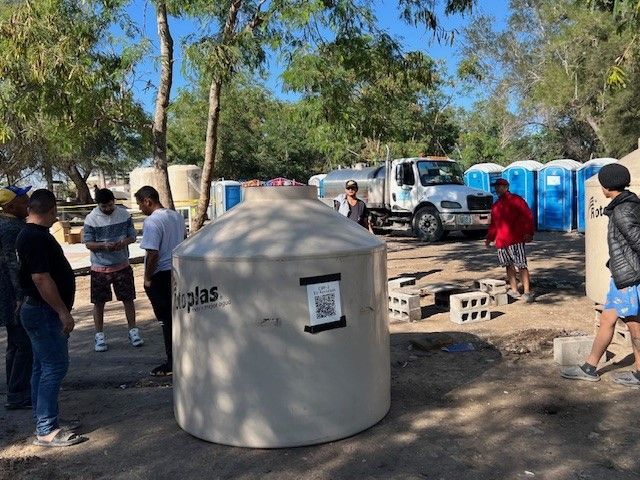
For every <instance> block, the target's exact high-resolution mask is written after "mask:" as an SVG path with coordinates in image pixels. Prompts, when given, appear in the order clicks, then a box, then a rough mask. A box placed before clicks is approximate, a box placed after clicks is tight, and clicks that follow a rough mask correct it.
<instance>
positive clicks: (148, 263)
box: [144, 250, 160, 288]
mask: <svg viewBox="0 0 640 480" xmlns="http://www.w3.org/2000/svg"><path fill="white" fill-rule="evenodd" d="M159 258H160V255H159V253H158V250H147V258H146V260H145V262H144V286H145V287H147V288H149V287H150V286H151V277H152V276H153V274H154V273H155V271H156V268H157V267H158V259H159Z"/></svg>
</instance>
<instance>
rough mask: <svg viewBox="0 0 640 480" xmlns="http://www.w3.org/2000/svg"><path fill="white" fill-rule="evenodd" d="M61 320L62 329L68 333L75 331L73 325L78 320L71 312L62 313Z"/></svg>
mask: <svg viewBox="0 0 640 480" xmlns="http://www.w3.org/2000/svg"><path fill="white" fill-rule="evenodd" d="M60 321H61V322H62V331H63V332H64V333H66V334H67V335H68V334H70V333H71V332H72V331H73V327H75V325H76V322H75V320H74V319H73V317H72V316H71V313H70V312H66V313H64V314H63V315H60Z"/></svg>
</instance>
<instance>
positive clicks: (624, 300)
mask: <svg viewBox="0 0 640 480" xmlns="http://www.w3.org/2000/svg"><path fill="white" fill-rule="evenodd" d="M639 287H640V286H639V285H632V286H630V287H625V288H621V289H618V287H616V284H615V283H614V281H613V279H611V282H610V283H609V293H607V301H606V302H605V304H604V309H605V310H615V311H616V312H617V314H618V317H620V318H625V317H635V316H636V315H638V298H640V292H639V289H640V288H639Z"/></svg>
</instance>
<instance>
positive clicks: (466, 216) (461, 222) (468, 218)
mask: <svg viewBox="0 0 640 480" xmlns="http://www.w3.org/2000/svg"><path fill="white" fill-rule="evenodd" d="M440 220H441V221H442V226H443V227H444V229H445V230H486V229H488V228H489V225H490V224H491V213H490V212H483V213H441V214H440Z"/></svg>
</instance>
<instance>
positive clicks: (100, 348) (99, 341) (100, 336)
mask: <svg viewBox="0 0 640 480" xmlns="http://www.w3.org/2000/svg"><path fill="white" fill-rule="evenodd" d="M108 349H109V347H107V341H106V339H105V338H104V333H103V332H98V333H96V344H95V347H94V350H95V351H96V352H106V351H107V350H108Z"/></svg>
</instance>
